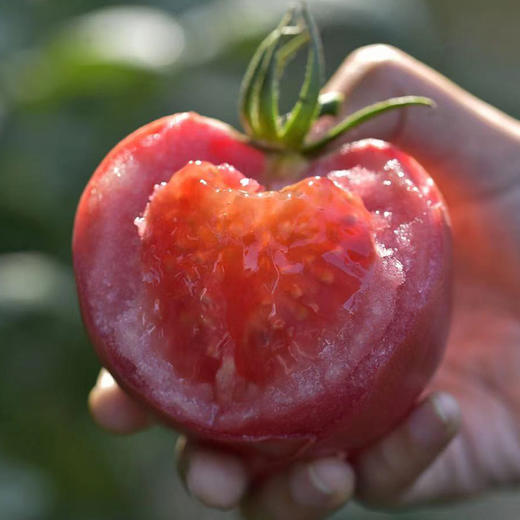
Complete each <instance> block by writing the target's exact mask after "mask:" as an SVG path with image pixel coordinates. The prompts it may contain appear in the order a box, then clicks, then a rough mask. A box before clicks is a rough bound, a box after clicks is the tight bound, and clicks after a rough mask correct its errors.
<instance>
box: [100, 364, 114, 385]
mask: <svg viewBox="0 0 520 520" xmlns="http://www.w3.org/2000/svg"><path fill="white" fill-rule="evenodd" d="M115 384H116V382H115V380H114V378H113V377H112V375H111V374H110V372H109V371H108V370H105V369H104V368H102V369H101V372H100V373H99V376H98V379H97V383H96V386H98V387H99V388H110V387H112V386H114V385H115Z"/></svg>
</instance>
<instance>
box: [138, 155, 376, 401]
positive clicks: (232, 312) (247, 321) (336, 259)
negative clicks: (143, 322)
mask: <svg viewBox="0 0 520 520" xmlns="http://www.w3.org/2000/svg"><path fill="white" fill-rule="evenodd" d="M370 219H371V215H370V213H369V212H368V211H367V210H366V209H365V207H364V205H363V202H362V201H361V199H360V198H359V197H358V196H356V195H354V194H352V193H351V192H349V191H348V190H346V189H344V188H341V187H339V185H337V184H335V183H334V182H333V181H331V180H330V179H328V178H326V177H311V178H308V179H304V180H302V181H300V182H298V183H296V184H294V185H291V186H287V187H285V188H283V189H282V190H280V191H265V190H264V189H263V187H262V186H260V185H259V184H258V183H257V182H256V181H254V180H252V179H247V178H246V177H244V176H243V175H242V174H241V173H240V172H238V171H237V170H236V169H234V168H233V167H232V166H229V165H221V166H214V165H212V164H210V163H203V162H201V161H195V162H190V163H189V164H188V165H187V166H185V167H184V168H183V169H181V170H180V171H178V172H177V173H175V174H174V175H173V176H172V178H171V180H170V181H169V182H168V183H163V184H162V185H159V186H157V187H156V189H155V191H154V194H153V196H152V197H151V200H150V202H149V204H148V206H147V208H146V211H145V212H144V216H143V217H142V218H140V219H138V221H137V224H138V227H139V230H140V235H141V240H142V249H141V258H142V264H143V280H144V281H145V284H146V286H147V297H148V299H149V304H148V305H146V307H147V308H149V309H153V313H152V316H150V317H149V319H151V320H152V321H153V323H154V325H155V327H157V328H159V329H160V330H161V331H162V335H163V337H164V338H166V339H165V341H164V342H162V344H161V346H160V349H161V355H163V356H164V357H165V359H167V360H168V361H169V362H170V363H171V364H172V366H173V367H174V368H175V371H176V372H177V374H178V375H179V376H181V377H183V378H186V379H188V380H190V381H192V382H208V383H211V384H214V385H215V386H216V388H217V394H218V395H219V396H220V398H221V399H222V398H223V396H224V397H225V396H228V397H230V398H231V397H232V395H230V393H232V392H233V391H239V390H240V387H239V383H240V381H243V382H244V383H246V382H254V383H256V384H258V385H265V384H268V383H270V382H272V381H273V380H276V379H277V378H279V377H283V376H284V374H287V373H289V372H291V371H292V370H293V369H294V366H295V365H297V364H298V361H300V360H301V359H302V358H304V359H305V358H306V359H309V358H311V359H312V358H313V357H315V356H317V355H319V353H320V351H321V349H323V347H324V341H323V338H322V333H323V331H324V330H325V329H330V328H334V327H338V326H340V324H337V323H336V322H337V321H338V319H339V315H338V310H339V309H345V308H346V307H347V306H349V305H350V302H351V301H352V298H353V296H354V295H355V293H356V292H357V291H358V290H359V288H360V285H361V283H362V281H363V279H364V278H365V276H366V274H367V272H368V271H369V270H370V267H371V265H372V263H373V259H374V243H373V239H372V235H371V229H370ZM233 389H234V390H233Z"/></svg>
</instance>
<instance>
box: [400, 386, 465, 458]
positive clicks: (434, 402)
mask: <svg viewBox="0 0 520 520" xmlns="http://www.w3.org/2000/svg"><path fill="white" fill-rule="evenodd" d="M459 424H460V409H459V405H458V403H457V401H456V400H455V399H454V398H453V397H452V396H451V395H450V394H446V393H443V392H442V393H441V392H439V393H436V394H433V395H432V396H430V397H429V398H428V399H427V400H426V401H425V402H424V403H423V404H422V405H421V406H420V407H419V408H418V409H417V410H416V411H415V412H414V413H413V414H412V416H411V417H410V423H409V431H410V435H411V436H412V437H413V439H414V440H415V441H416V442H417V443H418V444H419V445H422V446H424V447H427V448H430V447H432V446H439V445H442V444H444V443H445V442H446V441H447V440H449V439H450V438H451V437H452V436H453V435H454V434H455V433H456V431H457V430H458V428H459Z"/></svg>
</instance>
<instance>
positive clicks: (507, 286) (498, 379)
mask: <svg viewBox="0 0 520 520" xmlns="http://www.w3.org/2000/svg"><path fill="white" fill-rule="evenodd" d="M441 180H442V179H441ZM519 188H520V187H519ZM511 195H513V196H514V193H512V191H511V190H510V189H509V190H508V191H507V194H506V192H505V191H504V192H502V193H499V194H495V195H493V196H484V197H478V198H475V200H473V201H470V202H468V201H466V202H465V203H462V204H452V205H451V210H452V218H453V228H454V235H455V236H454V240H455V256H456V269H455V298H454V314H453V324H452V330H451V334H450V338H449V342H448V347H447V352H446V356H445V361H444V363H443V365H442V366H441V368H440V370H439V372H438V374H437V376H436V377H435V379H434V381H433V383H432V387H434V388H435V389H442V390H447V391H449V392H451V393H452V394H453V395H454V396H455V397H456V398H457V399H458V401H459V403H460V405H461V408H462V413H463V424H462V429H461V433H460V434H459V436H458V437H457V438H456V439H455V440H454V441H453V443H452V444H451V445H450V447H449V448H448V449H447V450H446V452H445V453H444V454H443V455H442V456H441V457H439V459H438V460H437V461H436V462H435V463H434V464H433V465H432V466H431V467H430V468H429V469H428V470H427V471H426V472H425V473H424V474H423V476H422V477H421V478H420V479H419V481H418V482H417V483H416V487H415V492H416V493H418V495H419V496H421V495H422V496H423V497H424V498H426V499H427V498H429V497H431V496H436V497H439V496H444V497H447V498H449V497H453V496H460V495H466V494H473V493H475V492H476V491H481V490H484V489H487V488H489V487H491V486H494V485H499V484H508V483H511V482H514V481H515V480H518V479H520V435H519V434H520V378H519V377H518V374H519V370H520V313H519V312H518V310H519V307H520V306H519V303H518V302H519V301H520V298H519V297H520V291H519V289H518V286H515V285H517V284H518V280H520V267H518V266H519V265H520V264H519V263H518V260H517V259H516V256H517V255H518V251H519V250H520V225H519V223H515V222H514V220H513V219H511V218H508V219H505V218H504V219H502V218H501V215H502V214H509V215H511V212H510V210H508V206H510V205H512V204H513V205H514V203H515V201H510V200H509V199H511V198H512V197H511ZM517 199H518V197H517ZM516 203H518V202H517V201H516ZM485 259H487V260H485Z"/></svg>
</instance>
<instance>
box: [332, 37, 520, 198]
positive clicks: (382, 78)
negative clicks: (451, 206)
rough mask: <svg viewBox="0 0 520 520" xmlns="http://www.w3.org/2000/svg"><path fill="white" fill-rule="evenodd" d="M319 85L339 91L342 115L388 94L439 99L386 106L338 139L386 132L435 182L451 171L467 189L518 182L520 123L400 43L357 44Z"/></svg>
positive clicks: (480, 189) (482, 189) (483, 189)
mask: <svg viewBox="0 0 520 520" xmlns="http://www.w3.org/2000/svg"><path fill="white" fill-rule="evenodd" d="M325 90H326V91H341V92H343V93H344V94H345V98H346V103H345V104H344V106H343V109H342V113H341V114H340V118H342V117H344V116H345V115H346V114H348V113H350V112H352V111H354V110H356V109H359V108H361V107H362V106H366V105H367V104H370V103H373V102H375V101H380V100H383V99H386V98H388V97H394V96H403V95H410V94H414V95H423V96H428V97H430V98H432V99H433V100H434V101H435V103H436V105H437V106H436V107H435V108H434V109H428V108H424V107H409V108H406V109H404V110H397V111H391V112H388V113H386V114H384V115H382V116H378V117H377V118H375V119H373V120H371V121H369V122H367V123H364V124H363V125H361V126H360V127H359V128H358V129H357V130H353V131H352V132H351V133H348V134H347V135H346V136H345V138H344V139H346V140H348V141H352V140H355V139H358V138H361V137H379V138H382V139H385V140H389V141H391V142H393V143H394V144H396V145H398V146H399V147H401V148H403V149H404V150H405V151H406V152H408V153H410V154H411V155H413V156H414V157H415V158H416V159H417V160H419V162H421V163H422V164H423V166H425V167H426V169H427V170H428V171H430V172H432V173H433V174H434V175H435V174H439V175H440V176H441V177H442V179H440V181H441V184H442V183H443V182H448V181H449V180H450V179H455V180H456V181H457V182H462V183H464V185H465V186H466V189H467V190H469V191H471V190H473V191H474V192H487V191H489V190H492V191H496V190H497V189H500V188H504V187H507V186H509V185H510V184H511V183H512V182H517V178H518V164H519V162H520V151H519V150H520V148H519V144H520V124H519V123H518V122H517V121H515V120H513V119H512V118H510V117H509V116H507V115H505V114H504V113H502V112H500V111H499V110H497V109H495V108H493V107H491V106H490V105H488V104H486V103H484V102H483V101H481V100H479V99H477V98H475V97H474V96H472V95H471V94H469V93H468V92H466V91H464V90H463V89H461V88H460V87H458V86H457V85H455V84H454V83H452V82H451V81H449V80H448V79H447V78H445V77H444V76H442V75H441V74H439V73H438V72H436V71H434V70H432V69H431V68H429V67H427V66H426V65H424V64H423V63H421V62H419V61H417V60H415V59H414V58H412V57H410V56H408V55H407V54H405V53H403V52H402V51H399V50H398V49H395V48H393V47H390V46H388V45H371V46H368V47H363V48H361V49H358V50H357V51H355V52H353V53H352V54H351V55H350V56H349V57H348V58H347V59H346V60H345V62H344V64H343V65H342V66H341V67H340V69H339V70H338V71H337V72H336V74H335V75H334V76H333V77H332V78H331V80H330V81H329V83H328V84H327V86H326V87H325ZM330 123H331V121H330V119H329V121H328V123H327V124H330ZM483 143H485V146H483ZM497 164H499V165H500V167H499V168H497ZM491 172H492V175H490V173H491ZM468 181H471V182H468ZM441 188H443V186H442V185H441Z"/></svg>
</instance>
